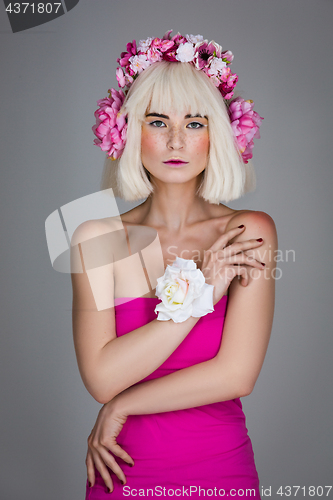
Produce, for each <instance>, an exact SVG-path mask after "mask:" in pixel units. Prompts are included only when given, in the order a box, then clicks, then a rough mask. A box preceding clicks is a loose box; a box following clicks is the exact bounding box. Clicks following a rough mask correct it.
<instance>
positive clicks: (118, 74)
mask: <svg viewBox="0 0 333 500" xmlns="http://www.w3.org/2000/svg"><path fill="white" fill-rule="evenodd" d="M116 78H117V82H118V85H119V87H121V88H123V87H125V86H126V79H125V75H124V72H123V70H122V69H121V68H117V70H116Z"/></svg>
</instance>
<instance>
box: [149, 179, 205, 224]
mask: <svg viewBox="0 0 333 500" xmlns="http://www.w3.org/2000/svg"><path fill="white" fill-rule="evenodd" d="M200 182H201V176H199V177H198V178H195V179H191V181H189V182H186V183H181V184H165V183H161V182H159V181H156V180H155V179H154V180H153V182H152V183H153V185H154V192H153V193H152V194H151V195H150V196H149V197H148V198H147V200H146V201H145V203H144V206H145V208H146V212H145V216H144V219H145V222H146V224H147V225H151V226H153V227H160V228H162V227H163V228H165V229H166V230H168V231H170V232H179V231H181V230H183V229H184V228H185V227H186V226H187V225H189V224H192V223H194V222H196V221H198V220H204V218H205V216H207V208H208V205H209V203H208V202H207V201H205V200H204V199H203V198H201V197H200V196H198V195H197V194H196V192H197V190H198V187H199V185H200Z"/></svg>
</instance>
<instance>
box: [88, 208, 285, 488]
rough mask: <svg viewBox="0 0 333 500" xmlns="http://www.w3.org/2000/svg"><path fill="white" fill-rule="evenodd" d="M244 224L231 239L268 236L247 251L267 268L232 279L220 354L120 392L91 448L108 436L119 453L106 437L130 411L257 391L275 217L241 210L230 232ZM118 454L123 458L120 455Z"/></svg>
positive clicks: (269, 302) (268, 314)
mask: <svg viewBox="0 0 333 500" xmlns="http://www.w3.org/2000/svg"><path fill="white" fill-rule="evenodd" d="M240 224H244V225H245V228H246V229H245V231H244V232H243V233H242V234H241V235H240V236H238V237H236V238H235V239H234V240H233V241H232V243H234V242H237V241H245V240H248V239H252V238H255V239H257V238H263V240H264V242H263V244H262V245H261V246H260V248H257V249H254V250H251V251H247V252H246V253H247V254H248V255H250V256H251V257H253V258H255V259H257V260H259V261H260V262H264V263H265V269H263V270H260V269H256V268H249V266H248V276H249V279H248V284H247V286H243V285H242V284H241V280H240V279H234V280H233V281H232V283H231V285H230V287H229V300H228V307H227V313H226V317H225V323H224V328H223V340H222V342H221V346H220V349H219V352H218V353H217V355H216V356H215V357H214V358H212V359H210V360H208V361H204V362H202V363H198V364H196V365H193V366H190V367H188V368H184V369H181V370H178V371H177V372H174V373H171V374H169V375H166V376H164V377H161V378H157V379H154V380H149V381H146V382H142V383H140V384H136V385H135V386H132V387H129V388H128V389H126V390H125V391H123V392H122V393H120V394H118V395H117V396H116V397H115V398H114V399H113V400H112V401H110V402H109V403H107V404H106V405H104V407H103V409H102V415H101V417H99V420H100V422H97V427H96V426H95V428H94V429H93V432H92V435H91V437H90V438H91V442H90V446H91V447H95V446H96V447H97V446H100V442H101V440H103V443H104V446H105V447H107V448H108V449H110V450H111V451H113V449H114V450H116V451H119V447H118V449H116V448H115V446H117V445H116V444H115V443H116V441H115V437H116V436H115V435H114V436H112V439H111V441H112V443H111V442H110V444H111V445H112V446H110V445H109V442H108V436H106V434H108V433H112V430H111V429H113V423H112V422H113V420H115V421H119V420H120V421H122V422H124V421H126V418H127V416H128V415H141V414H151V413H162V412H167V411H176V410H182V409H186V408H193V407H197V406H202V405H206V404H211V403H216V402H219V401H228V400H230V399H235V398H238V397H242V396H246V395H248V394H250V393H251V392H252V390H253V387H254V385H255V382H256V380H257V378H258V376H259V373H260V370H261V367H262V365H263V362H264V358H265V354H266V350H267V346H268V342H269V338H270V333H271V329H272V322H273V313H274V299H275V257H276V251H277V234H276V229H275V224H274V222H273V220H272V219H271V217H270V216H269V215H267V214H266V213H263V212H245V213H244V212H243V213H240V214H236V215H235V216H234V217H233V218H232V219H231V220H230V222H229V224H228V226H227V227H226V231H228V230H229V229H231V228H232V227H237V226H238V225H240ZM103 422H104V425H103ZM119 432H120V430H119ZM102 435H103V437H102ZM110 438H111V436H110ZM93 441H94V444H93ZM88 442H89V441H88ZM115 454H117V455H118V456H121V454H120V453H119V454H118V453H115ZM87 458H88V460H87V466H88V477H89V471H90V477H91V478H93V476H94V474H93V470H92V469H93V463H92V455H91V452H89V451H88V457H87ZM123 479H125V477H123Z"/></svg>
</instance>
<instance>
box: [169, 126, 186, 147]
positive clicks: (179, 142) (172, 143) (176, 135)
mask: <svg viewBox="0 0 333 500" xmlns="http://www.w3.org/2000/svg"><path fill="white" fill-rule="evenodd" d="M184 146H185V137H184V132H183V131H182V130H181V128H180V127H178V126H176V127H171V128H170V132H169V136H168V142H167V147H168V149H171V150H173V149H183V147H184Z"/></svg>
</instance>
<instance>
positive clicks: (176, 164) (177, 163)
mask: <svg viewBox="0 0 333 500" xmlns="http://www.w3.org/2000/svg"><path fill="white" fill-rule="evenodd" d="M163 163H164V164H165V165H171V166H173V167H180V166H182V165H187V164H188V161H184V160H180V159H179V158H171V159H170V160H167V161H164V162H163Z"/></svg>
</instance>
